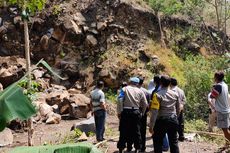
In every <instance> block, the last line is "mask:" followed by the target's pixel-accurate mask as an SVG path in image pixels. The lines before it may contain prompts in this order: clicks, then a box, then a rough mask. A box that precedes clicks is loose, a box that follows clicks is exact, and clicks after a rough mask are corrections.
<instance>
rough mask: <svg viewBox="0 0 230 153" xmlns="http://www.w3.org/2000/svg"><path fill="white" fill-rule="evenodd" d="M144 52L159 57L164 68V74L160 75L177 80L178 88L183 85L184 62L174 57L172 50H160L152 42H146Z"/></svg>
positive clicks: (158, 46)
mask: <svg viewBox="0 0 230 153" xmlns="http://www.w3.org/2000/svg"><path fill="white" fill-rule="evenodd" d="M146 52H147V53H148V54H150V55H156V56H158V57H159V62H160V64H161V65H163V66H164V67H165V68H164V72H162V73H166V74H168V75H170V76H172V77H175V78H177V79H178V81H179V83H180V86H184V85H185V83H186V79H185V77H184V61H183V60H182V59H180V58H179V57H178V56H176V54H175V53H174V52H173V51H172V50H170V49H167V48H162V47H161V46H160V45H159V44H157V43H156V42H154V41H153V40H148V41H147V43H146Z"/></svg>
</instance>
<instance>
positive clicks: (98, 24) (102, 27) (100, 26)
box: [97, 22, 107, 31]
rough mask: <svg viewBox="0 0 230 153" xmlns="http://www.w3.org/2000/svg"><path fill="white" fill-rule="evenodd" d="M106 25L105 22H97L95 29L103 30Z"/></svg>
mask: <svg viewBox="0 0 230 153" xmlns="http://www.w3.org/2000/svg"><path fill="white" fill-rule="evenodd" d="M106 27H107V23H106V22H98V23H97V30H99V31H101V30H104V29H105V28H106Z"/></svg>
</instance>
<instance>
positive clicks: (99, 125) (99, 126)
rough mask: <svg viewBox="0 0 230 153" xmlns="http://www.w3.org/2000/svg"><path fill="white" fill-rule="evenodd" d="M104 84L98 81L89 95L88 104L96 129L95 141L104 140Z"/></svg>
mask: <svg viewBox="0 0 230 153" xmlns="http://www.w3.org/2000/svg"><path fill="white" fill-rule="evenodd" d="M103 87H104V82H103V81H99V82H98V83H97V86H96V88H95V89H94V90H93V91H91V93H90V98H91V101H90V104H91V109H92V111H93V115H94V120H95V127H96V138H97V141H103V140H104V132H105V118H106V105H105V94H104V92H103V91H102V89H103Z"/></svg>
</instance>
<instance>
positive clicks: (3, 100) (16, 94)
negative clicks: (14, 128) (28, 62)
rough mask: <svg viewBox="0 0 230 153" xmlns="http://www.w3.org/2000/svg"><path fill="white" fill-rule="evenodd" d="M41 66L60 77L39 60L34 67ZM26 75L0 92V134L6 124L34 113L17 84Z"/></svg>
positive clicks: (33, 108)
mask: <svg viewBox="0 0 230 153" xmlns="http://www.w3.org/2000/svg"><path fill="white" fill-rule="evenodd" d="M39 64H42V65H43V66H44V67H46V68H47V69H48V70H49V71H50V72H51V73H52V74H53V75H55V76H57V77H58V78H60V79H62V80H63V79H64V78H62V77H60V76H59V75H58V74H57V73H56V72H54V71H53V70H52V68H51V67H50V66H49V64H47V63H46V62H45V61H44V60H43V59H41V60H40V61H39V62H38V63H37V64H36V66H38V65H39ZM27 75H28V73H26V74H25V75H24V76H23V77H22V78H21V79H20V80H19V81H17V82H15V83H13V84H12V85H10V86H9V87H7V88H6V89H4V90H3V91H2V92H0V132H1V131H3V130H4V128H5V127H6V124H7V123H8V122H10V121H12V120H14V119H20V120H27V119H28V118H30V117H31V116H32V115H34V114H35V113H36V110H35V107H34V106H33V105H32V102H31V101H30V100H29V99H28V97H27V96H26V95H24V94H23V90H22V88H21V87H19V86H18V85H17V84H18V83H19V82H20V81H21V80H23V79H25V78H26V77H27Z"/></svg>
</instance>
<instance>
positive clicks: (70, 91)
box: [68, 88, 81, 94]
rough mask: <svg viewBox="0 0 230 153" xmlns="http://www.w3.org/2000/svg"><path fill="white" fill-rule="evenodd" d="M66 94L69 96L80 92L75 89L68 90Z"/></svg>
mask: <svg viewBox="0 0 230 153" xmlns="http://www.w3.org/2000/svg"><path fill="white" fill-rule="evenodd" d="M68 92H69V93H70V94H80V93H81V90H78V89H75V88H71V89H69V90H68Z"/></svg>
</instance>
